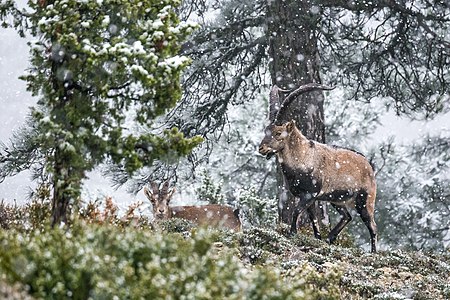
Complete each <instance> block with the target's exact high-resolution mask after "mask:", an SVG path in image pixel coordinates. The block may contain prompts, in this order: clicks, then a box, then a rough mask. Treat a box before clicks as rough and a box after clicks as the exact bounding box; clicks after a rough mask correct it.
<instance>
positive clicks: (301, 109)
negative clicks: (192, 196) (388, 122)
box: [174, 0, 450, 222]
mask: <svg viewBox="0 0 450 300" xmlns="http://www.w3.org/2000/svg"><path fill="white" fill-rule="evenodd" d="M184 8H185V10H184V12H185V15H184V16H185V17H188V16H190V15H195V16H196V17H197V18H198V19H199V20H200V23H202V29H201V30H200V31H198V32H197V34H196V35H195V36H194V37H193V38H192V39H191V40H190V41H189V43H186V44H185V45H184V47H183V49H184V53H186V54H189V55H191V56H192V57H193V58H194V64H193V67H192V68H190V71H189V73H188V74H187V76H186V78H185V81H184V86H185V88H186V91H187V92H186V94H185V98H184V100H183V102H182V105H181V106H179V107H178V108H177V111H178V112H180V114H178V115H177V114H175V115H176V116H179V117H178V118H176V119H175V120H174V123H175V124H180V128H181V130H182V131H183V132H185V133H186V134H190V135H193V134H200V135H202V136H204V137H206V138H207V139H208V140H214V138H215V137H216V136H220V134H218V132H221V131H222V130H223V129H224V128H227V127H226V125H227V122H228V115H227V112H228V111H229V109H230V107H231V106H232V105H239V104H243V103H247V101H248V99H252V98H254V97H255V96H256V95H258V94H261V93H262V92H264V93H266V94H268V86H270V85H271V84H278V85H280V86H281V87H283V88H294V87H296V86H298V85H300V84H303V83H306V82H311V81H315V82H321V81H323V78H325V79H326V80H325V81H324V82H325V83H327V84H332V85H336V86H339V87H341V88H342V89H343V90H344V91H345V94H344V97H345V98H346V99H352V100H359V101H364V102H367V101H382V102H383V103H386V105H387V106H388V107H391V108H394V110H395V111H396V113H397V114H400V115H404V116H409V117H411V118H432V117H433V116H436V115H437V114H440V113H443V112H446V111H448V110H449V106H448V103H449V101H448V97H449V95H448V86H449V80H450V76H449V65H450V61H449V57H450V52H449V51H450V50H449V49H450V48H449V47H448V46H449V44H450V41H449V40H448V36H449V34H448V33H449V32H450V19H449V18H448V15H449V12H450V6H449V4H448V3H447V2H445V1H434V2H429V1H400V2H398V1H365V0H356V1H328V0H313V1H297V0H284V1H282V0H274V1H259V0H254V1H234V0H230V1H212V2H205V1H202V0H198V1H197V0H193V1H188V2H186V3H185V4H184ZM211 11H213V15H214V18H211V17H210V16H209V15H208V13H209V12H211ZM323 101H324V96H323V94H322V93H321V92H315V93H311V94H309V95H304V96H302V97H299V98H298V99H296V100H295V101H293V103H292V104H291V105H290V108H291V109H290V111H289V113H288V114H287V115H286V116H284V119H286V120H287V119H295V120H296V121H297V124H298V125H299V127H300V129H301V130H302V132H304V133H305V135H307V136H308V137H309V138H312V139H316V140H319V141H325V135H324V132H325V128H324V122H326V119H327V116H325V115H324V111H323ZM349 101H350V100H349ZM210 149H212V147H211V148H210ZM279 198H280V199H281V198H282V197H279ZM293 201H294V199H292V198H291V199H290V200H289V203H285V204H284V206H283V210H284V212H285V213H283V212H281V218H282V219H283V221H284V222H288V221H289V216H290V214H289V209H290V208H291V207H292V206H293V205H294V204H293Z"/></svg>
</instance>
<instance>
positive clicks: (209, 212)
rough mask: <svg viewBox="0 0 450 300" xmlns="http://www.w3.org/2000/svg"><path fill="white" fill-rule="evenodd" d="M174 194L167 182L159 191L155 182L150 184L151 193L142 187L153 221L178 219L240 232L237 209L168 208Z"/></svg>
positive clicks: (220, 206) (214, 207) (203, 207)
mask: <svg viewBox="0 0 450 300" xmlns="http://www.w3.org/2000/svg"><path fill="white" fill-rule="evenodd" d="M174 192H175V188H171V189H170V190H169V181H165V182H164V184H163V186H162V188H161V189H160V188H159V185H158V184H157V183H155V182H152V183H151V191H150V190H149V189H147V187H144V194H145V196H146V197H147V198H148V199H149V200H150V202H151V203H152V206H153V215H154V217H155V219H157V220H167V219H171V218H179V219H185V220H188V221H191V222H193V223H195V224H197V225H201V226H213V227H222V228H228V229H232V230H234V231H240V230H241V221H240V220H239V210H238V209H233V208H232V207H230V206H226V205H218V204H207V205H199V206H169V203H170V200H171V199H172V196H173V193H174Z"/></svg>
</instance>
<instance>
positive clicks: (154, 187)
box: [150, 181, 159, 195]
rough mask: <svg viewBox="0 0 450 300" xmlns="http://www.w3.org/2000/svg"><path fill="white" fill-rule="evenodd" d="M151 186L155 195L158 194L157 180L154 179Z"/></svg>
mask: <svg viewBox="0 0 450 300" xmlns="http://www.w3.org/2000/svg"><path fill="white" fill-rule="evenodd" d="M150 186H151V187H152V193H153V195H158V193H159V185H158V184H157V183H156V182H154V181H152V182H150Z"/></svg>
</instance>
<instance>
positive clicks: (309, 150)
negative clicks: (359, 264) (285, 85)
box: [259, 83, 377, 252]
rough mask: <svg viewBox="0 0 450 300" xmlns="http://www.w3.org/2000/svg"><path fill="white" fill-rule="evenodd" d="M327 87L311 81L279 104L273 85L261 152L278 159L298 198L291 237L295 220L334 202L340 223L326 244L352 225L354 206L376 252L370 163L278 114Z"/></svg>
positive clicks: (317, 233) (356, 153) (373, 182)
mask: <svg viewBox="0 0 450 300" xmlns="http://www.w3.org/2000/svg"><path fill="white" fill-rule="evenodd" d="M331 89H333V88H331V87H327V86H324V85H320V84H316V83H310V84H306V85H303V86H300V87H299V88H298V89H296V90H294V91H293V92H291V93H290V94H289V95H288V96H287V97H286V98H285V99H284V101H283V103H281V104H280V99H279V93H280V91H281V90H280V89H279V88H278V87H277V86H276V85H275V86H273V87H272V90H271V93H270V108H269V110H270V111H269V119H270V125H269V126H267V127H266V129H265V137H264V139H263V140H262V141H261V144H260V146H259V152H260V153H261V154H262V155H264V156H266V158H267V159H269V158H270V157H271V156H273V155H274V154H276V155H277V157H278V162H279V163H280V166H281V170H282V172H283V175H284V179H285V181H286V183H287V185H288V188H289V191H290V192H291V193H292V194H293V195H294V196H295V197H296V198H297V200H298V204H297V205H296V207H295V209H294V212H293V217H292V223H291V230H290V231H291V234H295V233H296V232H297V217H298V216H299V215H300V214H303V213H304V212H305V211H307V210H309V209H310V207H311V205H312V204H313V203H314V201H316V200H321V201H327V202H330V203H331V205H332V206H333V207H334V208H336V210H337V211H338V212H339V214H341V215H342V219H341V220H340V221H339V223H338V224H337V225H336V226H335V227H334V228H333V229H332V230H331V232H330V233H329V235H328V241H329V242H330V243H332V242H333V241H334V240H335V239H336V238H337V236H338V234H339V233H340V232H341V230H342V229H343V228H344V227H345V226H346V225H347V223H348V222H350V221H351V219H352V217H351V215H350V213H349V212H348V210H347V208H348V207H353V208H356V210H357V212H358V213H359V215H360V216H361V219H362V220H363V221H364V223H365V224H366V226H367V228H368V229H369V232H370V238H371V246H372V252H376V242H377V226H376V224H375V220H374V209H375V197H376V189H377V188H376V182H375V175H374V171H373V168H372V166H371V164H370V163H369V162H368V161H367V159H366V158H365V157H364V156H363V155H362V154H360V153H358V152H356V151H353V150H349V149H344V148H340V147H335V146H328V145H325V144H321V143H318V142H316V141H312V140H309V139H307V138H306V137H305V136H304V135H303V134H302V133H301V132H300V130H299V129H298V128H297V127H296V125H295V122H294V121H293V120H292V121H289V122H286V123H283V122H281V121H280V115H281V114H282V113H283V112H284V110H285V109H286V108H287V107H288V106H289V104H290V103H291V102H292V100H293V99H295V98H296V97H297V96H298V95H300V94H301V93H305V92H308V91H312V90H331ZM309 216H310V218H311V221H312V226H313V230H314V235H315V236H316V237H317V238H319V239H320V233H319V230H318V228H317V219H316V218H315V216H314V214H311V213H309Z"/></svg>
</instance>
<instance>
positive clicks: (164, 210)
mask: <svg viewBox="0 0 450 300" xmlns="http://www.w3.org/2000/svg"><path fill="white" fill-rule="evenodd" d="M151 186H152V189H151V191H150V190H149V189H147V187H144V194H145V196H147V198H148V200H150V202H151V203H152V206H153V216H154V217H155V219H159V220H165V219H168V218H170V217H171V215H170V209H169V203H170V199H171V198H172V196H173V193H174V192H175V188H171V189H170V190H169V181H168V180H167V181H166V182H164V184H163V187H162V189H159V186H158V184H156V183H155V182H152V183H151Z"/></svg>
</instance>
